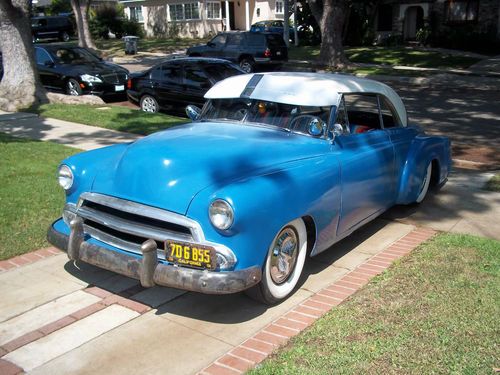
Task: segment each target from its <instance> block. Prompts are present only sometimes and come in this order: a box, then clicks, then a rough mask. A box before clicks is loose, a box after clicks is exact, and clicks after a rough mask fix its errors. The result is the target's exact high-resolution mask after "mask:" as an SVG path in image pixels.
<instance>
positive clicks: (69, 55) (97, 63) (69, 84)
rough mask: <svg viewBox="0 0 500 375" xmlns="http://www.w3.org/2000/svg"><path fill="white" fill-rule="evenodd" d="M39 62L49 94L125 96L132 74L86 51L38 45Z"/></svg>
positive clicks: (36, 54) (36, 57) (71, 47)
mask: <svg viewBox="0 0 500 375" xmlns="http://www.w3.org/2000/svg"><path fill="white" fill-rule="evenodd" d="M35 60H36V65H37V68H38V73H39V75H40V79H41V81H42V84H43V85H44V86H45V88H47V89H48V90H52V91H58V92H63V93H66V94H68V95H84V94H91V95H98V96H108V95H116V94H121V95H125V88H126V85H127V80H128V70H127V69H125V68H122V67H121V66H119V65H116V64H111V63H109V62H105V61H103V60H102V59H101V58H99V57H97V56H96V55H94V54H93V53H92V52H91V51H89V50H88V49H86V48H81V47H73V46H67V45H55V44H46V45H43V46H42V45H36V46H35Z"/></svg>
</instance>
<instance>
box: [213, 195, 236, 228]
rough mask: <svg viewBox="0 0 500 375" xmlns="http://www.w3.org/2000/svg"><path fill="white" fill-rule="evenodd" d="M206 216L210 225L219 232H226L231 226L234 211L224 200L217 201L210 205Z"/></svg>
mask: <svg viewBox="0 0 500 375" xmlns="http://www.w3.org/2000/svg"><path fill="white" fill-rule="evenodd" d="M208 215H209V216H210V221H211V222H212V225H213V226H214V227H216V228H217V229H220V230H226V229H229V228H230V227H231V225H233V221H234V211H233V208H232V207H231V205H230V204H229V203H227V202H226V201H225V200H222V199H217V200H215V201H213V202H212V203H211V204H210V207H209V209H208Z"/></svg>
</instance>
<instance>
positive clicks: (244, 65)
mask: <svg viewBox="0 0 500 375" xmlns="http://www.w3.org/2000/svg"><path fill="white" fill-rule="evenodd" d="M240 68H241V69H242V70H243V71H244V72H245V73H252V72H253V71H254V69H255V62H254V61H253V60H251V59H248V58H243V59H241V61H240Z"/></svg>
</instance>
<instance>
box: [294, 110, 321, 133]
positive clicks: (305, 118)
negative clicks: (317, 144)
mask: <svg viewBox="0 0 500 375" xmlns="http://www.w3.org/2000/svg"><path fill="white" fill-rule="evenodd" d="M323 125H324V122H323V120H321V119H320V118H319V117H317V116H314V115H298V116H297V117H294V118H293V119H292V120H291V121H290V130H295V131H297V132H299V133H303V134H308V135H312V136H314V137H319V136H321V135H323ZM315 130H316V131H315Z"/></svg>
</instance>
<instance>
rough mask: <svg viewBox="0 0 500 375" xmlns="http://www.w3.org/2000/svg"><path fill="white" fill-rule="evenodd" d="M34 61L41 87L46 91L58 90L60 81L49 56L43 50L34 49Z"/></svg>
mask: <svg viewBox="0 0 500 375" xmlns="http://www.w3.org/2000/svg"><path fill="white" fill-rule="evenodd" d="M35 60H36V66H37V69H38V75H39V76H40V80H41V81H42V85H44V86H45V87H46V88H48V89H52V90H60V89H61V82H60V81H61V79H60V77H59V74H58V73H57V71H56V65H55V63H54V60H53V59H52V57H51V56H50V54H49V53H48V52H47V51H46V50H44V49H43V48H40V47H35Z"/></svg>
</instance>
